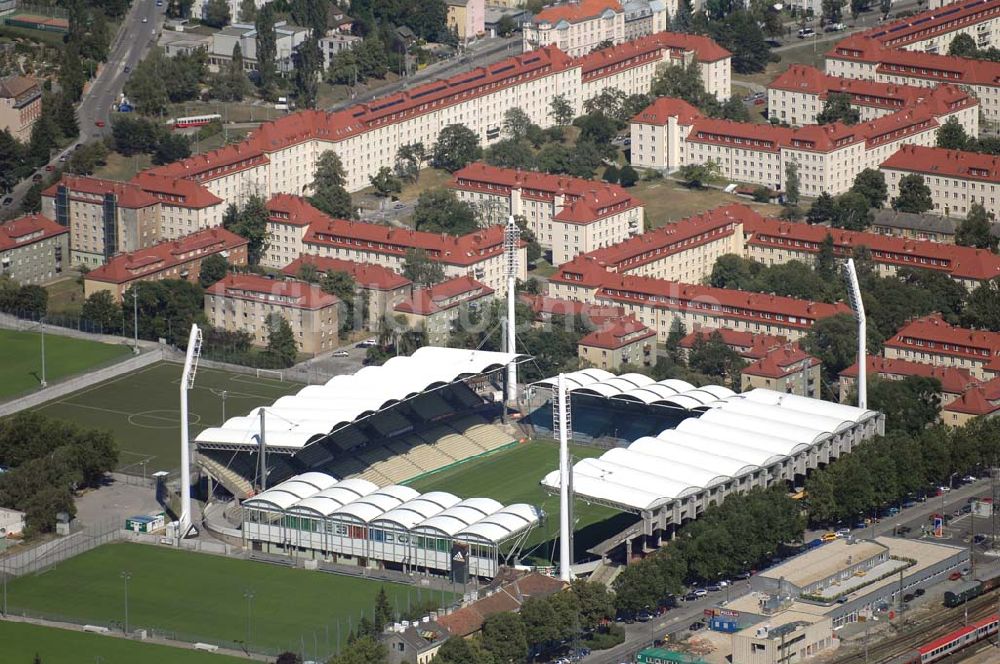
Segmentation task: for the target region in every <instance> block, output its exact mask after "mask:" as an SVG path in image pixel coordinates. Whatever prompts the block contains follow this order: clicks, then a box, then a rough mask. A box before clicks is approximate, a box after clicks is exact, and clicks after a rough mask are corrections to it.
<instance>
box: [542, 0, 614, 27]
mask: <svg viewBox="0 0 1000 664" xmlns="http://www.w3.org/2000/svg"><path fill="white" fill-rule="evenodd" d="M609 9H610V10H611V11H613V12H614V13H616V14H621V13H622V6H621V5H620V4H618V0H579V2H570V3H567V4H561V5H551V6H549V7H546V8H545V9H543V10H542V11H540V12H538V13H537V14H535V17H534V19H533V21H534V23H535V25H538V24H539V23H552V24H555V23H558V22H559V21H569V22H570V23H579V22H580V21H589V20H592V19H595V18H599V17H600V16H601V15H602V14H603V13H604V12H605V11H606V10H609Z"/></svg>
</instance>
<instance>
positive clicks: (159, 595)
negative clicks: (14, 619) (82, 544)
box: [0, 543, 452, 664]
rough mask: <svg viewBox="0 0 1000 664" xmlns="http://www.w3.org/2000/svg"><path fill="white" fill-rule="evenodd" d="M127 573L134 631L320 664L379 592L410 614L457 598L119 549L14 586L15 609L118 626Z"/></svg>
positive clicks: (108, 548)
mask: <svg viewBox="0 0 1000 664" xmlns="http://www.w3.org/2000/svg"><path fill="white" fill-rule="evenodd" d="M123 572H128V574H129V579H128V612H129V629H130V630H136V629H151V630H156V631H157V633H159V634H165V635H168V636H171V635H172V636H174V637H176V638H178V639H181V640H185V641H191V642H195V641H201V642H205V643H214V644H217V645H220V646H224V647H229V648H241V646H242V643H243V642H244V641H245V640H246V639H247V637H248V631H249V639H250V645H251V648H250V649H251V650H264V649H266V650H269V651H272V652H276V651H279V650H286V649H287V650H293V651H295V652H300V651H303V650H304V651H305V653H306V654H307V655H308V656H307V657H306V659H317V660H324V659H326V657H325V655H327V654H329V653H331V652H334V651H335V650H336V649H337V644H338V635H339V639H340V640H339V643H340V644H341V645H344V644H345V643H346V640H347V635H348V633H349V632H350V630H351V627H352V626H353V627H357V624H358V620H359V619H360V618H361V616H362V614H363V613H364V614H366V615H367V616H368V618H369V619H371V617H372V611H373V608H372V607H373V606H374V604H375V595H376V593H378V590H379V588H383V587H384V588H385V590H386V594H387V595H388V598H389V603H390V605H392V606H393V608H394V609H395V610H397V611H399V612H402V613H405V612H406V610H407V606H414V607H415V606H416V605H417V604H418V603H422V602H426V601H428V600H434V601H437V602H441V601H444V602H449V601H451V599H452V595H451V593H441V591H433V592H432V591H430V590H427V589H423V590H422V591H420V590H418V589H417V588H416V587H411V586H405V585H401V584H393V583H383V582H381V581H375V580H369V579H362V578H355V577H347V576H338V575H334V574H328V573H325V572H319V571H309V570H303V569H293V568H289V567H282V566H278V565H271V564H268V563H261V562H253V561H248V560H236V559H232V558H223V557H220V556H212V555H207V554H199V553H191V552H187V551H178V550H176V549H167V548H160V547H153V546H148V545H143V544H129V543H118V544H108V545H105V546H101V547H98V548H96V549H93V550H92V551H89V552H87V553H84V554H82V555H79V556H76V557H75V558H71V559H69V560H67V561H66V562H64V563H62V564H60V565H59V566H57V567H56V568H54V569H51V570H49V571H47V572H45V573H43V574H40V575H37V576H25V577H21V578H19V579H15V580H14V581H12V582H10V583H9V585H8V589H7V593H8V595H7V596H8V606H9V611H10V613H12V614H15V615H18V614H21V613H27V614H28V615H31V614H43V615H45V616H46V617H51V618H54V619H59V617H65V619H67V620H70V621H73V622H86V623H89V624H96V625H105V626H108V627H113V628H118V629H120V628H121V625H122V624H123V622H124V606H125V581H124V579H123V578H122V573H123ZM418 593H419V595H418ZM442 595H443V597H442ZM248 616H249V619H248ZM0 643H3V641H0ZM314 655H315V656H314ZM0 660H2V661H7V660H5V659H3V657H0ZM44 661H45V662H46V664H48V660H44ZM78 661H84V660H78ZM86 661H93V660H92V659H90V660H86ZM133 661H146V660H140V659H136V660H133Z"/></svg>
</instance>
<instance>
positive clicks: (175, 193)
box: [132, 162, 224, 209]
mask: <svg viewBox="0 0 1000 664" xmlns="http://www.w3.org/2000/svg"><path fill="white" fill-rule="evenodd" d="M175 163H176V162H175ZM132 183H134V184H136V185H138V186H140V187H142V188H143V189H144V190H145V191H147V192H148V193H150V194H152V196H153V197H155V198H156V199H157V200H159V201H160V202H161V203H163V204H164V205H174V206H177V207H186V208H195V209H200V208H207V207H211V206H213V205H219V204H220V203H223V202H224V201H223V200H222V199H221V198H219V197H218V196H216V195H215V194H213V193H212V192H210V191H209V190H208V189H206V188H205V187H203V186H202V185H200V184H198V183H197V182H194V181H192V180H187V179H184V178H181V177H171V176H166V175H161V174H157V173H152V172H150V171H145V172H142V173H139V174H138V175H136V176H135V177H134V178H132Z"/></svg>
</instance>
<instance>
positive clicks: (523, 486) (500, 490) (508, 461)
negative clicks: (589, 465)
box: [412, 441, 636, 565]
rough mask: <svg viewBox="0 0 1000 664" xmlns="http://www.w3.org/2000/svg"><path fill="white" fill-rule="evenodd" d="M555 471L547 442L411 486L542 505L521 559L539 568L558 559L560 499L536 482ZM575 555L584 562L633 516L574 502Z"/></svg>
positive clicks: (580, 452) (589, 452)
mask: <svg viewBox="0 0 1000 664" xmlns="http://www.w3.org/2000/svg"><path fill="white" fill-rule="evenodd" d="M604 451H605V450H603V449H600V448H597V447H588V446H585V445H570V455H571V456H572V457H573V458H574V459H582V458H587V457H596V456H600V455H601V454H602V453H603V452H604ZM558 467H559V446H558V445H557V444H556V443H553V442H548V441H532V442H527V443H522V444H520V445H516V446H514V447H509V448H507V449H505V450H502V451H500V452H498V453H496V454H491V455H490V456H486V457H482V458H479V459H473V460H472V461H468V462H466V463H463V464H460V465H458V466H454V467H452V468H449V469H448V470H445V471H443V472H440V473H437V474H434V475H430V476H427V477H424V478H422V479H420V480H417V481H416V482H414V483H413V484H412V486H413V488H414V489H416V490H418V491H421V492H427V491H447V492H449V493H453V494H455V495H456V496H459V497H460V498H471V497H478V496H485V497H487V498H493V499H494V500H498V501H500V502H501V503H503V504H504V505H509V504H510V503H528V504H531V505H536V506H538V507H541V508H542V510H543V511H544V512H545V514H546V518H545V519H544V520H543V521H542V523H541V524H539V526H538V527H537V528H536V529H535V531H534V532H533V533H532V534H531V536H530V537H529V538H528V540H527V542H526V543H525V545H524V556H525V557H527V558H529V559H530V560H531V561H532V562H535V563H537V564H540V565H548V564H551V563H552V562H555V561H556V560H558V554H559V550H558V546H557V537H558V535H559V496H553V495H549V494H548V493H546V492H545V491H544V490H543V489H542V486H541V485H540V484H539V482H541V480H542V478H543V477H544V476H545V475H547V474H548V473H549V472H550V471H553V470H555V469H556V468H558ZM574 509H575V510H576V511H575V513H574V515H573V516H574V521H575V524H576V525H575V527H574V534H573V541H574V547H575V549H574V553H575V557H576V559H577V560H580V559H581V558H586V550H587V549H588V548H590V547H592V546H594V545H595V544H598V543H599V542H602V541H604V540H605V539H607V538H608V537H611V536H612V535H614V534H615V533H617V532H619V531H621V530H622V529H624V528H626V527H627V526H628V525H630V524H631V523H632V522H634V521H635V520H636V517H635V516H634V515H632V514H627V513H624V512H618V511H616V510H613V509H610V508H607V507H601V506H599V505H588V504H586V503H584V502H583V501H582V500H577V501H575V505H574Z"/></svg>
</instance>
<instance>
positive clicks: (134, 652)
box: [0, 622, 247, 664]
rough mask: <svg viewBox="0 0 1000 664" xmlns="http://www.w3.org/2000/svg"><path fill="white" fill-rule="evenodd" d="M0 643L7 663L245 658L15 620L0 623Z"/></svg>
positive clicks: (191, 663) (175, 663)
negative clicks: (39, 660)
mask: <svg viewBox="0 0 1000 664" xmlns="http://www.w3.org/2000/svg"><path fill="white" fill-rule="evenodd" d="M0 643H2V644H3V656H4V660H3V661H4V662H6V664H31V663H32V662H33V661H34V659H35V655H38V657H39V658H40V659H41V661H42V662H44V664H80V663H81V662H101V664H135V663H136V662H142V664H236V663H237V662H246V661H247V660H246V659H244V658H236V657H226V656H224V655H213V654H211V653H207V652H202V651H199V650H185V649H182V648H171V647H169V646H161V645H156V644H153V643H142V642H139V641H126V640H125V639H119V638H113V637H108V636H100V635H98V634H87V633H85V632H74V631H71V630H67V629H56V628H54V627H41V626H39V625H30V624H27V623H14V622H0Z"/></svg>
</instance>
